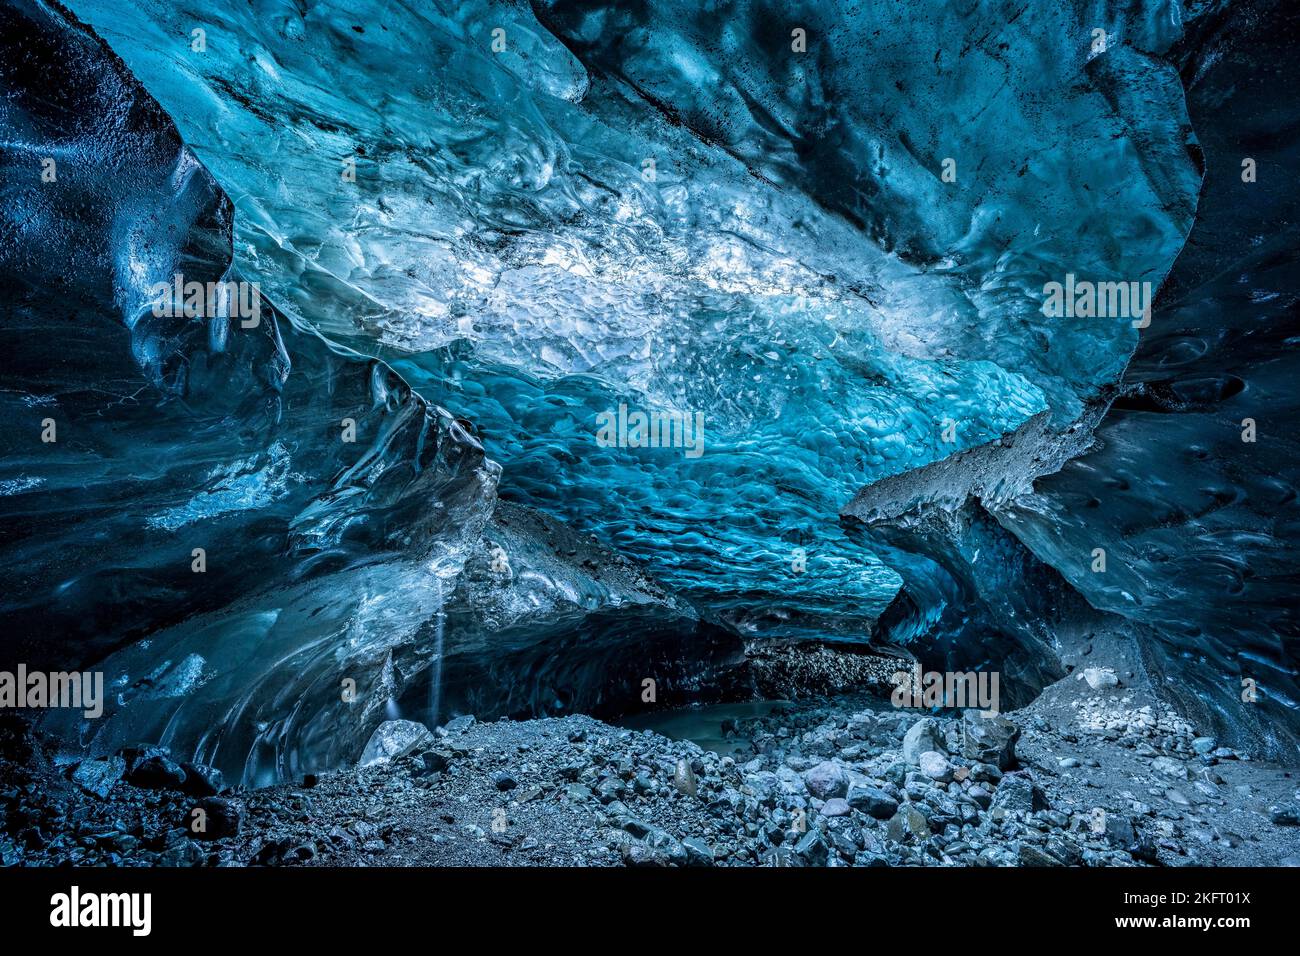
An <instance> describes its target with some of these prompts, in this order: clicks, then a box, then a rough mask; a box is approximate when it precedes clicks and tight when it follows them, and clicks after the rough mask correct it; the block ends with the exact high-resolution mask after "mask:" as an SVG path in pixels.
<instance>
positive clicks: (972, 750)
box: [962, 711, 1020, 770]
mask: <svg viewBox="0 0 1300 956" xmlns="http://www.w3.org/2000/svg"><path fill="white" fill-rule="evenodd" d="M962 730H963V735H962V740H963V745H962V756H963V757H966V758H967V759H969V760H978V761H979V762H980V763H985V764H989V765H991V766H994V767H997V768H998V769H999V770H1010V769H1011V768H1012V767H1014V766H1015V765H1016V741H1017V740H1019V739H1020V728H1019V727H1017V726H1016V725H1015V723H1013V722H1012V721H1010V720H1007V718H1005V717H1000V716H994V717H981V716H980V715H979V714H978V713H972V712H970V711H967V712H966V713H964V714H963V715H962Z"/></svg>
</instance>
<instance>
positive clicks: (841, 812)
mask: <svg viewBox="0 0 1300 956" xmlns="http://www.w3.org/2000/svg"><path fill="white" fill-rule="evenodd" d="M851 812H852V808H851V807H850V806H849V802H848V801H847V800H845V799H844V798H843V797H832V798H831V799H829V800H827V801H826V802H825V803H823V804H822V809H821V815H822V816H824V817H844V816H848V815H849V814H850V813H851Z"/></svg>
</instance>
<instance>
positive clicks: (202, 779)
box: [181, 763, 226, 797]
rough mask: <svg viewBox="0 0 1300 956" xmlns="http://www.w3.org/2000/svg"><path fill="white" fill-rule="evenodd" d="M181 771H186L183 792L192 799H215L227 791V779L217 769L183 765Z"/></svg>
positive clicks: (201, 765) (182, 785)
mask: <svg viewBox="0 0 1300 956" xmlns="http://www.w3.org/2000/svg"><path fill="white" fill-rule="evenodd" d="M181 769H182V770H184V771H185V782H184V783H183V784H181V791H182V792H183V793H187V794H189V795H190V796H191V797H215V796H216V795H217V794H219V793H220V792H221V791H222V790H225V789H226V781H225V778H223V777H222V775H221V771H220V770H217V769H216V768H215V767H209V766H208V765H207V764H201V763H182V764H181Z"/></svg>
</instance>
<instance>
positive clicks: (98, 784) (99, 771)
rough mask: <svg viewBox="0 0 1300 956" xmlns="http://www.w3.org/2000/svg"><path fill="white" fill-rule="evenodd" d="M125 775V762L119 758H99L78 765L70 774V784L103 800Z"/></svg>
mask: <svg viewBox="0 0 1300 956" xmlns="http://www.w3.org/2000/svg"><path fill="white" fill-rule="evenodd" d="M125 773H126V761H125V760H123V759H122V758H121V757H99V758H97V759H95V760H83V761H82V762H81V763H80V764H78V765H77V769H76V770H75V771H73V773H72V782H73V783H75V784H76V785H77V786H79V787H80V788H81V789H82V790H85V791H86V792H87V793H91V794H94V795H95V796H97V797H99V798H101V799H104V798H107V797H108V793H109V791H110V790H112V789H113V786H114V784H116V783H117V782H118V781H119V780H121V779H122V775H123V774H125Z"/></svg>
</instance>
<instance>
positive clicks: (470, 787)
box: [0, 663, 1300, 866]
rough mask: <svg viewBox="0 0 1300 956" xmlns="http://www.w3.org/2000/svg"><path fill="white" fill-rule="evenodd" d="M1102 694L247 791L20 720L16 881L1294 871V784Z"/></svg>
mask: <svg viewBox="0 0 1300 956" xmlns="http://www.w3.org/2000/svg"><path fill="white" fill-rule="evenodd" d="M853 666H855V667H856V666H858V664H857V663H855V664H854V665H853ZM1112 676H1113V675H1110V674H1108V673H1105V672H1100V673H1098V672H1092V673H1090V674H1089V676H1088V679H1087V680H1085V679H1084V674H1083V673H1082V672H1080V673H1078V674H1076V675H1075V677H1074V678H1069V679H1067V680H1066V681H1062V682H1061V683H1060V684H1058V685H1056V686H1055V687H1053V688H1049V693H1045V694H1043V695H1042V696H1041V697H1040V698H1039V699H1038V700H1037V701H1036V702H1035V703H1034V705H1033V706H1031V707H1029V708H1026V709H1025V710H1022V711H1019V712H1016V713H1014V714H1012V715H1010V719H1008V718H1007V717H993V718H985V717H981V716H979V715H977V714H975V713H974V712H970V711H968V712H966V713H965V714H964V715H954V716H944V717H928V716H922V715H920V714H919V713H918V712H916V711H912V710H904V709H895V708H893V707H891V706H890V703H889V701H888V699H887V698H883V697H882V696H880V695H879V694H874V695H871V696H865V695H859V696H856V697H842V696H841V697H835V698H815V699H809V700H804V701H801V702H797V703H791V704H788V705H781V706H777V707H775V708H772V709H769V710H768V712H766V713H763V714H761V715H758V716H749V717H741V718H727V717H722V718H720V720H721V726H719V727H718V728H715V729H714V730H713V731H712V732H711V734H712V736H714V737H717V738H721V739H723V740H726V741H727V743H728V748H725V749H728V750H730V751H731V752H730V753H717V752H714V751H711V750H702V749H701V748H700V747H698V746H697V745H696V744H694V743H691V742H689V741H682V740H670V739H668V738H666V737H663V736H661V735H659V734H657V733H654V732H652V731H633V730H628V729H623V728H618V727H614V726H611V725H609V724H605V723H601V722H599V721H596V720H593V719H591V718H588V717H582V716H574V717H566V718H563V719H545V720H527V721H505V720H502V721H497V722H493V723H480V722H476V721H474V720H473V718H470V717H464V718H459V719H457V720H454V721H452V722H451V723H449V724H448V725H446V726H444V727H440V728H438V729H437V730H436V731H434V732H430V731H428V730H427V729H426V728H424V727H423V726H422V725H419V724H414V723H410V722H404V721H400V722H390V723H389V724H386V725H384V726H383V727H381V728H380V730H379V731H377V732H376V736H375V738H374V739H372V741H371V744H370V746H369V747H368V748H367V752H366V754H365V755H364V756H363V758H362V763H363V764H367V763H368V764H369V765H367V766H361V767H359V768H355V769H348V770H342V771H338V772H335V773H329V774H324V775H322V776H320V777H319V778H315V777H308V778H306V779H305V780H303V781H302V782H301V783H300V784H298V785H292V786H280V787H273V788H268V789H264V790H257V791H251V792H247V791H239V790H234V791H232V790H229V789H227V788H225V786H224V784H223V783H222V781H221V780H220V778H219V776H218V775H215V774H214V773H213V772H212V771H209V770H207V769H206V768H203V767H196V766H194V765H187V764H181V763H177V762H175V761H173V760H172V759H171V757H170V755H168V754H167V753H166V752H165V751H160V750H158V749H156V748H137V749H135V750H132V751H127V752H124V753H122V754H120V755H119V756H117V757H114V758H109V759H100V760H90V761H85V762H83V763H81V764H79V765H59V764H58V763H56V762H55V761H53V760H51V759H50V756H49V754H47V753H46V752H44V751H43V749H42V746H41V744H40V742H39V741H35V742H33V741H32V738H31V737H30V736H29V735H28V734H27V733H26V731H25V729H24V728H22V727H19V726H18V725H17V724H16V723H15V722H13V721H12V720H10V721H9V722H8V723H7V725H6V727H5V728H4V729H3V732H0V750H3V753H4V755H5V757H6V759H5V760H4V762H3V763H0V832H2V834H3V835H0V860H2V861H3V863H4V864H5V865H50V864H61V863H71V864H80V865H100V864H108V865H194V866H222V865H246V864H254V865H281V866H288V865H304V866H412V865H414V866H446V865H495V866H537V865H561V866H563V865H596V866H619V865H624V864H626V865H633V866H662V865H667V866H757V865H768V866H779V865H796V866H797V865H841V866H844V865H854V866H896V865H925V866H932V865H959V866H963V865H968V866H1004V865H1031V866H1057V865H1084V866H1140V865H1173V866H1178V865H1196V864H1203V865H1224V866H1238V865H1241V866H1258V865H1278V864H1283V865H1300V792H1298V791H1297V780H1296V778H1295V776H1294V775H1293V773H1292V772H1291V771H1288V770H1285V769H1282V768H1279V767H1276V766H1271V765H1267V764H1263V763H1258V762H1256V761H1253V760H1251V759H1249V755H1247V754H1242V753H1238V752H1236V751H1233V750H1230V749H1228V748H1223V747H1219V746H1218V745H1217V743H1216V742H1215V741H1213V740H1210V739H1207V738H1203V737H1198V736H1197V734H1196V731H1195V729H1194V728H1192V727H1191V726H1189V725H1188V723H1187V722H1186V721H1185V720H1182V719H1181V718H1179V717H1178V716H1177V715H1176V714H1174V713H1173V712H1172V711H1170V710H1168V709H1167V708H1165V707H1163V706H1162V705H1160V704H1159V703H1157V702H1155V701H1153V700H1148V699H1143V697H1142V695H1141V694H1139V693H1137V692H1135V691H1132V690H1129V689H1126V688H1124V687H1121V686H1115V685H1112V684H1111V683H1110V679H1111V677H1112ZM1094 684H1095V685H1096V686H1095V687H1094V686H1093V685H1094ZM718 749H719V750H722V749H724V748H718ZM196 811H197V812H196Z"/></svg>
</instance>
